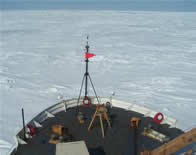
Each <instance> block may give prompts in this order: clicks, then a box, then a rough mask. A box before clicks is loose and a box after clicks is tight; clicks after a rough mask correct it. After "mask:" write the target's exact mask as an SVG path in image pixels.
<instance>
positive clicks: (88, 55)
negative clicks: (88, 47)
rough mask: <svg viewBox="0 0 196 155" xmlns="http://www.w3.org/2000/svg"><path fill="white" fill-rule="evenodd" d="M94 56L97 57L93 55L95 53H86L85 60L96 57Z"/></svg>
mask: <svg viewBox="0 0 196 155" xmlns="http://www.w3.org/2000/svg"><path fill="white" fill-rule="evenodd" d="M94 56H96V55H95V54H93V53H88V52H85V58H86V59H88V58H91V57H94Z"/></svg>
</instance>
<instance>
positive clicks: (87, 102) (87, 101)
mask: <svg viewBox="0 0 196 155" xmlns="http://www.w3.org/2000/svg"><path fill="white" fill-rule="evenodd" d="M82 105H83V107H90V106H91V99H90V98H89V97H87V96H86V97H84V99H83V104H82Z"/></svg>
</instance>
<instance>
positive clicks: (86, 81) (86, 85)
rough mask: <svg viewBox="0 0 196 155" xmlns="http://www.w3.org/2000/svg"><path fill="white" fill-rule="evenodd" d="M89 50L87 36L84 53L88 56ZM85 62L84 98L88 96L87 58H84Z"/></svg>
mask: <svg viewBox="0 0 196 155" xmlns="http://www.w3.org/2000/svg"><path fill="white" fill-rule="evenodd" d="M89 48H90V46H89V45H88V36H87V42H86V53H87V54H88V51H89ZM85 62H86V72H85V98H86V97H87V95H88V75H89V73H88V62H89V60H88V57H87V58H86V60H85Z"/></svg>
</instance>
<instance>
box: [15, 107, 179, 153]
mask: <svg viewBox="0 0 196 155" xmlns="http://www.w3.org/2000/svg"><path fill="white" fill-rule="evenodd" d="M79 109H80V111H81V112H82V113H83V114H85V116H86V123H85V124H80V123H79V122H78V120H77V118H76V115H75V114H76V107H75V108H71V109H69V110H68V111H67V112H66V113H65V112H60V113H58V114H57V115H56V116H55V117H54V118H49V119H48V120H46V121H45V122H44V123H43V124H42V125H43V128H41V129H40V130H38V131H37V134H36V135H35V136H34V137H33V138H32V139H31V140H30V141H28V144H27V145H23V146H19V148H18V150H17V152H16V153H15V154H14V153H13V155H54V152H55V145H52V144H48V140H49V139H50V134H51V126H52V125H55V124H61V125H63V126H64V127H66V128H68V129H69V131H70V132H71V134H72V135H73V141H79V140H84V141H85V143H86V145H87V147H88V151H89V153H90V155H128V154H129V155H131V154H133V149H134V148H133V142H132V141H133V131H132V130H133V129H131V128H130V126H129V124H130V119H131V117H139V118H140V119H141V120H142V121H141V125H140V127H139V131H138V136H137V152H138V154H139V152H141V151H143V150H144V149H148V150H153V149H155V148H157V147H159V146H160V145H162V144H163V143H160V142H158V141H157V140H153V139H151V138H148V137H146V136H143V135H141V134H140V133H141V132H142V131H143V129H144V127H147V126H148V124H149V123H151V124H152V127H153V128H155V129H156V130H158V131H159V132H161V133H163V134H165V135H167V136H168V137H170V140H171V139H173V138H175V137H177V136H178V135H180V134H182V133H183V132H182V131H181V130H179V129H177V128H168V127H169V126H168V125H167V124H164V125H158V124H157V123H155V122H153V121H152V118H149V117H144V116H143V115H141V114H139V113H136V112H133V111H126V110H124V109H121V108H116V107H113V108H112V110H111V113H110V114H109V117H110V118H111V124H112V128H111V129H110V128H108V126H107V123H106V121H104V130H105V138H104V139H102V134H101V128H100V122H99V120H98V118H97V119H96V120H95V122H94V124H93V127H92V129H91V131H90V132H88V125H89V123H90V121H91V118H92V116H93V114H94V112H95V109H96V106H95V105H93V106H92V107H90V108H85V107H80V108H79ZM68 141H70V140H68ZM76 149H77V148H76Z"/></svg>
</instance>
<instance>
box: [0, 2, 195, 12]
mask: <svg viewBox="0 0 196 155" xmlns="http://www.w3.org/2000/svg"><path fill="white" fill-rule="evenodd" d="M0 9H27V10H32V9H38V10H42V9H83V10H86V9H87V10H95V9H99V10H134V11H135V10H138V11H190V12H193V11H194V12H195V11H196V1H194V0H0Z"/></svg>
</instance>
